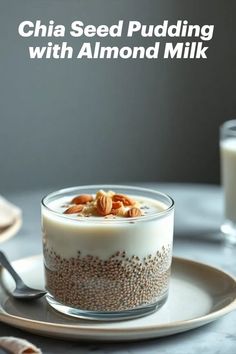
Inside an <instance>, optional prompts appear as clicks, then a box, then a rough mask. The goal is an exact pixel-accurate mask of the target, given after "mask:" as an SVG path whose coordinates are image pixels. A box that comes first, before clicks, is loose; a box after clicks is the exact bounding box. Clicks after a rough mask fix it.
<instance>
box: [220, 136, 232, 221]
mask: <svg viewBox="0 0 236 354" xmlns="http://www.w3.org/2000/svg"><path fill="white" fill-rule="evenodd" d="M220 151H221V174H222V180H223V186H224V195H225V218H226V219H227V220H230V221H231V222H233V223H236V138H228V139H225V140H223V141H221V143H220Z"/></svg>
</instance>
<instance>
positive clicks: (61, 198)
mask: <svg viewBox="0 0 236 354" xmlns="http://www.w3.org/2000/svg"><path fill="white" fill-rule="evenodd" d="M101 189H102V190H105V191H110V190H112V191H115V193H116V194H125V195H128V196H130V197H131V198H132V199H135V200H138V201H139V202H140V205H141V207H140V208H141V209H140V210H142V213H143V215H142V216H137V217H101V216H93V215H92V216H89V217H84V216H83V217H82V216H78V215H75V214H73V215H71V214H65V213H63V210H65V208H67V207H68V204H70V201H71V200H72V199H73V198H74V197H75V196H78V195H82V194H89V195H92V196H93V198H95V196H96V192H97V191H98V190H101ZM58 205H60V208H59V207H58ZM63 208H64V209H63ZM173 224H174V201H173V200H172V199H171V198H170V197H169V196H167V195H165V194H163V193H160V192H157V191H154V190H149V189H145V188H138V187H127V186H115V185H97V186H83V187H73V188H67V189H63V190H60V191H57V192H54V193H51V194H49V195H48V196H46V197H45V198H43V200H42V230H43V251H44V266H45V281H46V289H47V291H48V294H47V295H46V298H47V301H48V303H49V304H50V305H51V306H52V307H53V308H54V309H56V310H58V311H59V312H62V313H64V314H67V315H71V316H74V317H79V318H86V319H94V320H115V319H118V320H120V319H128V318H135V317H139V316H144V315H146V314H149V313H152V312H154V311H155V310H157V309H158V308H160V307H161V306H162V305H163V304H164V303H165V301H166V299H167V296H168V287H169V279H170V270H171V261H172V242H173V226H174V225H173Z"/></svg>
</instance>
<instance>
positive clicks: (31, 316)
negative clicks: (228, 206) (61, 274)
mask: <svg viewBox="0 0 236 354" xmlns="http://www.w3.org/2000/svg"><path fill="white" fill-rule="evenodd" d="M13 266H14V267H15V268H16V269H17V271H18V272H19V273H20V274H21V276H22V277H23V278H24V280H25V281H26V283H28V284H29V285H30V286H33V287H37V288H43V283H44V280H43V261H42V256H34V257H30V258H25V259H21V260H18V261H15V262H13ZM1 282H2V285H4V286H5V288H6V289H8V290H9V289H12V288H13V287H14V283H13V281H12V279H11V277H10V276H9V275H8V273H7V272H6V271H2V272H1ZM233 309H236V281H235V279H234V278H233V277H232V276H230V275H228V274H226V273H224V272H223V271H221V270H218V269H216V268H213V267H210V266H207V265H204V264H201V263H197V262H193V261H190V260H186V259H181V258H174V259H173V266H172V276H171V284H170V294H169V298H168V301H167V302H166V304H165V305H164V306H163V307H162V308H161V309H160V310H159V311H157V312H156V313H154V314H152V315H149V316H146V317H143V318H139V319H135V320H130V321H121V322H112V323H111V322H109V323H105V322H92V321H86V320H79V319H75V318H70V317H67V316H64V315H60V314H59V313H57V312H56V311H54V310H52V309H51V308H49V306H48V305H47V303H46V300H45V299H44V298H41V299H39V300H36V301H33V302H21V301H19V300H18V301H17V300H13V299H11V298H10V297H9V296H8V295H7V291H5V290H3V287H1V289H0V321H2V322H5V323H7V324H10V325H12V326H15V327H19V328H21V329H24V330H26V331H29V332H33V333H38V334H41V335H45V336H51V337H59V338H65V339H83V340H102V341H105V340H107V341H117V340H119V341H126V340H140V339H146V338H154V337H161V336H166V335H170V334H175V333H179V332H183V331H187V330H190V329H192V328H196V327H199V326H202V325H204V324H206V323H209V322H211V321H214V320H216V319H218V318H219V317H221V316H223V315H225V314H227V313H228V312H230V311H232V310H233Z"/></svg>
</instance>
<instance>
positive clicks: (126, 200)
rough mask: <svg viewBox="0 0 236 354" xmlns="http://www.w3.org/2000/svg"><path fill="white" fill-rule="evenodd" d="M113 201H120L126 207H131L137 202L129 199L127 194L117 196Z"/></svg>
mask: <svg viewBox="0 0 236 354" xmlns="http://www.w3.org/2000/svg"><path fill="white" fill-rule="evenodd" d="M112 199H113V201H114V202H118V201H120V202H122V203H123V204H124V205H125V206H130V205H134V204H135V201H134V200H132V199H131V198H129V197H128V196H127V195H125V194H115V195H113V197H112Z"/></svg>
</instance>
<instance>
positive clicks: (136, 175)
mask: <svg viewBox="0 0 236 354" xmlns="http://www.w3.org/2000/svg"><path fill="white" fill-rule="evenodd" d="M235 12H236V2H235V1H233V0H232V1H230V0H229V1H213V0H212V1H210V0H208V1H204V2H198V1H195V0H179V1H176V0H173V1H166V0H146V1H143V0H132V1H131V0H119V1H117V0H109V1H108V0H97V1H92V0H67V1H66V0H0V48H1V56H0V107H1V115H0V188H1V192H2V193H4V192H6V191H17V190H27V189H28V190H31V189H34V188H41V187H42V188H44V187H47V188H52V189H56V188H59V187H64V186H69V185H79V184H91V183H109V182H111V183H116V182H117V183H119V182H120V183H129V182H169V181H171V182H199V183H219V156H218V155H219V152H218V129H219V125H220V124H221V123H222V122H223V121H225V120H228V119H232V118H235V117H236V100H235V92H236V83H235V77H236V65H235V62H236V50H235V24H234V14H235ZM37 19H40V20H41V21H42V23H44V24H47V23H48V21H49V20H51V19H53V20H54V21H55V23H56V24H64V25H65V26H66V27H67V28H69V25H70V23H71V22H72V21H74V20H82V21H83V22H84V23H85V24H95V25H99V24H107V25H112V24H115V23H117V22H118V20H120V19H123V20H124V21H125V22H126V21H129V20H139V21H141V22H143V23H147V24H152V23H153V24H159V23H162V22H163V20H166V19H167V20H169V22H173V23H175V22H176V21H177V20H178V19H182V20H184V19H186V20H188V21H189V23H193V24H202V25H203V24H214V25H215V31H214V37H213V39H212V40H211V41H210V42H206V45H209V50H208V59H207V60H161V59H159V60H150V61H148V60H86V59H84V60H77V59H71V60H69V59H67V60H65V59H64V60H55V59H54V60H53V59H52V60H30V59H29V55H28V49H27V48H28V46H29V45H45V43H47V42H48V41H50V39H47V38H34V37H30V38H22V37H20V36H19V34H18V25H19V24H20V22H22V21H24V20H30V21H33V22H34V21H36V20H37ZM51 40H52V41H53V43H60V42H61V41H62V39H60V38H59V39H56V38H53V39H51ZM63 40H65V41H68V45H72V46H73V47H74V48H75V49H76V48H79V47H80V45H81V43H82V42H84V41H86V38H75V39H73V38H71V37H69V36H67V37H66V38H65V39H63ZM96 40H99V39H98V38H93V39H91V42H94V41H96ZM154 41H155V39H149V40H148V39H142V38H139V37H136V38H131V39H127V38H125V37H123V38H121V39H117V38H115V39H112V38H108V39H102V42H103V44H104V45H111V46H112V45H144V46H148V45H152V43H153V42H154ZM157 41H158V39H157Z"/></svg>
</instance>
